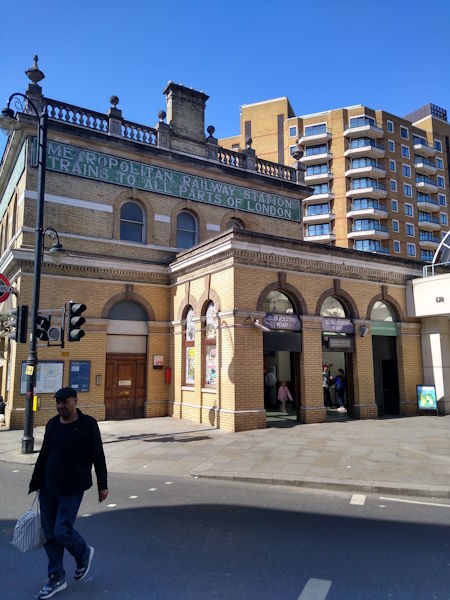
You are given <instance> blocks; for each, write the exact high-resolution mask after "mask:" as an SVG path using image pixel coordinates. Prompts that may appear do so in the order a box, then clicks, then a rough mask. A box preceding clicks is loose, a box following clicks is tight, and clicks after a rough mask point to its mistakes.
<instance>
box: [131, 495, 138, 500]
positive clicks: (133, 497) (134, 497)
mask: <svg viewBox="0 0 450 600" xmlns="http://www.w3.org/2000/svg"><path fill="white" fill-rule="evenodd" d="M129 498H130V500H135V499H136V498H138V496H129Z"/></svg>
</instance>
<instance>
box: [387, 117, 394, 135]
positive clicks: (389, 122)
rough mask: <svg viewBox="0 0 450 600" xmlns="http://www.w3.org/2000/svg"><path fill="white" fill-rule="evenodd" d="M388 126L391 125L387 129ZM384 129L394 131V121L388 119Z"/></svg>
mask: <svg viewBox="0 0 450 600" xmlns="http://www.w3.org/2000/svg"><path fill="white" fill-rule="evenodd" d="M389 126H391V127H392V129H389ZM386 129H387V130H388V131H389V133H394V121H390V120H389V119H388V120H387V123H386Z"/></svg>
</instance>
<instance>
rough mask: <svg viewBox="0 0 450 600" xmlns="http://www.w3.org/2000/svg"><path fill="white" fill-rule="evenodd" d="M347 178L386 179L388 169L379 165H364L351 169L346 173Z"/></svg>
mask: <svg viewBox="0 0 450 600" xmlns="http://www.w3.org/2000/svg"><path fill="white" fill-rule="evenodd" d="M345 176H346V177H365V176H367V177H375V178H376V179H384V178H385V177H386V169H385V168H383V167H379V166H378V165H376V166H375V165H370V164H367V165H364V166H362V167H356V168H353V167H350V169H348V170H347V171H345Z"/></svg>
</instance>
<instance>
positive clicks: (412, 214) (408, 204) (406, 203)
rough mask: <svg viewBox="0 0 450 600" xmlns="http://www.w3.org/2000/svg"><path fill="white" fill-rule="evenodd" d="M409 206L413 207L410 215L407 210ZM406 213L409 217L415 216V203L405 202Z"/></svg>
mask: <svg viewBox="0 0 450 600" xmlns="http://www.w3.org/2000/svg"><path fill="white" fill-rule="evenodd" d="M407 206H409V207H411V214H410V215H409V214H408V213H407V212H406V207H407ZM405 215H406V216H407V217H414V204H410V203H409V202H405Z"/></svg>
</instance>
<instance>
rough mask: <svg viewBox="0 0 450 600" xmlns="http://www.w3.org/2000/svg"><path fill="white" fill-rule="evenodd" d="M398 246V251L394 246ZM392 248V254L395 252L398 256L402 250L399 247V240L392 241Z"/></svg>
mask: <svg viewBox="0 0 450 600" xmlns="http://www.w3.org/2000/svg"><path fill="white" fill-rule="evenodd" d="M396 244H398V250H396V249H395V245H396ZM393 248H394V252H396V253H397V254H400V253H401V251H402V249H401V245H400V240H393Z"/></svg>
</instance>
